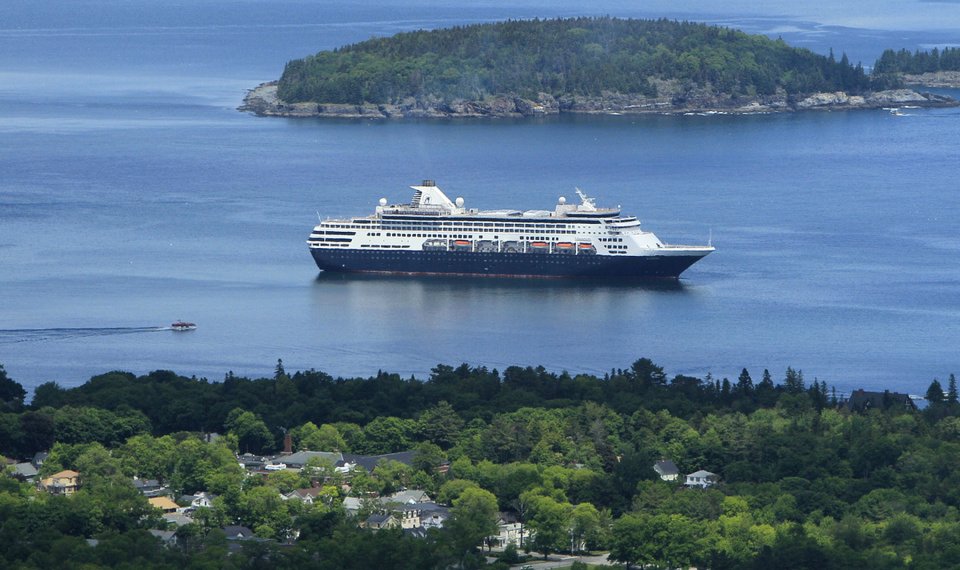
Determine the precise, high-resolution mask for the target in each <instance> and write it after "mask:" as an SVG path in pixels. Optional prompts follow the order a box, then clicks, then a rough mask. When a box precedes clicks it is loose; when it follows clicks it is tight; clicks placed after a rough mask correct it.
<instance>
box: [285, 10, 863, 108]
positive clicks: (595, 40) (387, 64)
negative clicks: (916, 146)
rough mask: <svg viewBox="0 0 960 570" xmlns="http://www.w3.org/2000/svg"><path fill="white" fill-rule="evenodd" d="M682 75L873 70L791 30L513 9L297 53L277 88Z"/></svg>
mask: <svg viewBox="0 0 960 570" xmlns="http://www.w3.org/2000/svg"><path fill="white" fill-rule="evenodd" d="M658 81H677V82H681V83H685V84H689V85H690V86H697V87H699V88H702V89H706V90H712V91H714V92H717V93H724V94H729V95H733V96H738V95H745V96H756V95H769V94H773V93H775V92H776V91H777V90H778V89H782V90H784V91H785V92H786V93H788V94H790V95H800V94H806V93H811V92H816V91H847V92H850V93H858V92H862V91H864V90H867V89H869V88H870V80H869V78H868V77H867V76H866V74H865V73H864V71H863V68H862V67H861V66H860V65H859V64H857V65H856V66H854V65H851V64H850V62H849V61H848V60H847V58H846V56H845V55H844V56H843V57H842V58H841V60H840V61H837V60H836V59H834V57H833V55H832V54H831V55H830V56H829V57H826V56H821V55H817V54H815V53H813V52H811V51H809V50H806V49H798V48H794V47H790V46H788V45H787V44H786V43H784V42H783V41H781V40H771V39H769V38H767V37H765V36H761V35H749V34H746V33H744V32H741V31H738V30H733V29H730V28H725V27H719V26H710V25H706V24H698V23H692V22H677V21H671V20H665V19H661V20H637V19H618V18H610V17H598V18H586V17H582V18H567V19H548V20H539V19H534V20H511V21H506V22H498V23H492V24H476V25H469V26H456V27H452V28H447V29H439V30H431V31H423V30H421V31H415V32H407V33H401V34H397V35H395V36H392V37H389V38H374V39H371V40H367V41H364V42H360V43H357V44H352V45H348V46H344V47H341V48H338V49H334V50H331V51H322V52H319V53H317V54H315V55H312V56H308V57H305V58H303V59H297V60H293V61H290V62H289V63H287V65H286V67H285V69H284V72H283V75H282V77H281V78H280V82H279V87H278V94H279V96H280V98H281V99H283V100H284V101H287V102H290V103H295V102H305V101H314V102H317V103H351V104H361V103H378V104H384V103H399V102H401V101H402V100H403V99H405V98H423V97H435V98H439V99H442V100H453V99H464V100H483V99H484V98H486V97H489V96H501V95H513V96H520V97H528V98H535V97H536V96H537V95H538V94H539V93H547V94H550V95H553V96H555V97H561V96H565V95H587V96H595V95H600V94H602V93H603V92H617V93H623V94H642V95H645V96H656V95H657V82H658Z"/></svg>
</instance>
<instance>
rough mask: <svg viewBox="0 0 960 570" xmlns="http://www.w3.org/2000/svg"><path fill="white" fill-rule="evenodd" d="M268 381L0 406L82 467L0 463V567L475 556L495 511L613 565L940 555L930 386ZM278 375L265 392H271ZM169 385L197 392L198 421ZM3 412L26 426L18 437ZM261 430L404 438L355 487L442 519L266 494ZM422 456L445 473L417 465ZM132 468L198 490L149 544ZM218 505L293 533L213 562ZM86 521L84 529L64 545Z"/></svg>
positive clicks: (959, 501) (662, 380)
mask: <svg viewBox="0 0 960 570" xmlns="http://www.w3.org/2000/svg"><path fill="white" fill-rule="evenodd" d="M276 376H278V377H274V378H269V379H257V380H251V379H245V378H238V377H235V376H233V375H232V374H228V375H227V377H226V378H225V379H224V381H223V382H222V383H211V382H207V381H205V380H196V379H190V378H184V377H180V376H177V375H175V374H173V373H171V372H154V373H151V374H149V375H146V376H141V377H137V376H134V375H132V374H127V373H120V372H114V373H110V374H106V375H101V376H97V377H95V378H94V379H92V380H91V382H89V383H88V384H85V385H83V386H80V387H77V388H73V389H69V390H64V389H59V388H58V389H56V390H50V389H47V390H48V394H51V395H55V397H56V400H57V401H59V402H61V404H62V405H61V407H60V408H53V407H44V408H40V409H28V410H26V411H23V412H20V413H0V445H2V446H3V448H2V449H0V453H3V454H5V455H11V454H12V452H17V451H18V450H21V449H27V447H28V446H30V445H36V444H38V443H40V442H50V441H51V440H52V439H54V438H62V440H61V441H58V442H56V443H55V444H54V445H53V447H52V449H51V453H50V456H49V457H48V458H47V463H46V464H45V466H44V475H48V474H50V473H52V472H54V471H57V470H59V469H61V468H71V469H75V470H77V471H80V472H81V481H82V488H81V490H80V491H79V492H78V493H77V494H75V495H73V496H72V497H57V496H50V495H48V494H46V493H42V492H37V491H36V490H35V489H34V488H33V486H31V485H27V484H21V483H18V482H17V481H16V480H14V479H12V478H8V477H0V567H23V568H41V567H49V565H50V564H52V562H51V561H54V560H59V559H61V558H60V557H66V558H63V559H64V560H71V561H74V562H75V563H76V564H77V565H82V564H87V565H88V566H90V567H133V566H130V564H135V565H136V567H138V568H168V567H177V568H206V567H210V568H257V567H267V566H268V565H269V566H272V567H298V568H301V567H302V568H376V567H382V568H449V567H453V566H459V567H463V568H470V567H480V566H481V565H482V563H483V556H482V552H481V551H480V550H479V548H480V547H479V546H478V545H479V544H480V543H481V542H482V541H483V537H484V536H485V535H486V534H487V533H489V532H491V528H492V520H493V516H494V513H495V512H496V511H498V510H501V511H502V510H508V511H512V512H513V513H514V514H515V515H516V516H517V517H518V518H519V519H520V520H522V521H523V523H524V525H525V528H526V530H527V532H528V533H529V531H531V530H533V531H536V532H537V534H538V538H535V539H533V538H531V536H530V534H527V535H526V537H527V540H526V544H525V545H526V546H530V545H533V546H534V547H536V548H537V549H539V551H538V552H539V554H542V553H543V552H545V551H546V552H568V551H569V550H571V549H574V550H579V549H581V548H584V547H586V548H590V549H602V548H612V550H613V551H614V552H615V556H614V557H615V558H616V559H618V560H621V561H624V562H632V563H635V564H645V565H647V566H649V567H656V566H660V567H682V566H691V565H696V566H698V567H699V566H702V567H711V568H716V569H720V568H738V569H740V568H743V569H746V568H762V567H778V568H779V567H783V568H806V567H823V568H901V567H906V566H907V565H908V564H909V565H910V566H911V567H916V568H939V567H949V566H950V565H952V564H955V560H956V556H958V555H960V539H957V538H956V537H957V536H960V525H958V523H957V522H956V521H957V520H960V491H958V489H957V486H956V485H955V481H954V479H955V474H956V473H957V472H958V471H960V409H958V408H960V406H958V405H957V404H956V403H955V402H952V401H951V400H952V398H951V397H950V396H949V395H948V394H944V393H943V388H942V387H940V386H939V383H936V385H935V386H934V388H933V389H932V392H931V396H933V397H935V399H938V400H937V401H935V402H933V403H932V404H931V405H930V406H929V407H928V408H927V409H926V410H924V411H922V412H918V411H916V410H914V409H912V408H910V407H905V406H886V405H884V406H880V405H877V406H876V407H875V408H873V409H870V410H867V411H865V412H862V413H855V412H851V411H849V410H848V409H846V408H845V407H843V406H840V407H837V406H834V405H831V404H830V402H829V399H828V398H827V394H828V393H829V392H830V391H829V389H828V387H827V386H826V385H825V384H824V383H822V382H819V381H817V380H814V381H812V382H810V383H809V384H807V383H805V382H804V381H803V377H802V375H801V374H800V372H799V371H795V370H793V369H792V368H791V369H788V371H787V372H786V374H785V375H784V383H783V384H781V385H778V384H775V383H774V381H773V379H772V375H771V374H770V373H769V372H767V371H764V374H763V375H762V380H761V381H760V382H759V383H757V384H755V385H754V384H753V382H752V379H751V377H750V374H749V372H748V371H746V370H743V371H741V373H740V375H739V377H738V378H737V381H736V382H735V383H731V382H729V381H727V382H724V381H723V380H722V379H721V380H716V379H714V378H713V377H711V376H709V375H708V376H707V377H706V378H704V379H701V378H696V377H691V376H675V377H673V378H671V379H669V380H668V378H667V375H666V374H665V373H664V371H663V369H662V368H661V367H660V366H657V365H656V364H654V363H653V362H651V361H650V360H648V359H638V360H637V361H636V362H634V363H633V364H632V365H630V366H629V367H627V368H626V369H614V370H611V371H610V373H609V374H607V375H605V376H604V377H603V378H598V377H596V376H591V375H586V374H581V375H577V376H571V375H570V374H566V373H560V374H557V373H554V372H550V371H548V370H546V369H545V368H543V367H510V368H507V369H506V370H505V371H504V373H503V375H502V377H501V375H500V374H499V373H498V372H497V371H490V370H487V369H486V368H483V367H477V368H473V367H470V366H467V365H461V366H459V367H456V368H454V367H450V366H444V365H440V366H437V367H436V368H435V369H434V370H433V373H432V374H431V376H430V378H428V379H427V380H425V381H421V380H417V379H415V378H411V379H408V380H402V379H400V378H399V377H398V376H396V375H393V374H388V373H383V372H381V373H378V374H377V375H376V376H375V377H372V378H366V379H363V378H351V379H342V378H338V379H333V378H330V377H329V376H327V375H325V374H323V373H320V372H315V371H308V372H298V373H294V374H292V375H289V374H288V373H287V372H286V371H281V372H279V373H278V374H276ZM286 381H289V384H286ZM280 382H284V387H283V391H287V392H289V395H288V396H289V397H288V398H287V400H288V401H284V399H283V398H278V387H279V383H280ZM949 384H951V385H955V382H949ZM171 386H175V387H177V389H176V390H171V389H170V387H171ZM140 392H143V393H147V394H163V395H164V398H163V399H162V400H156V399H150V398H144V397H142V396H141V395H140ZM191 398H194V399H198V400H199V401H206V402H215V404H214V405H213V406H211V409H214V408H215V411H213V412H212V413H213V414H214V416H215V417H217V418H220V419H219V420H218V422H219V423H214V422H213V420H211V419H210V418H208V417H206V416H205V415H204V413H203V411H197V410H195V409H193V408H191V406H190V401H189V399H191ZM50 401H51V400H47V401H46V403H49V402H50ZM101 406H102V407H101ZM305 410H306V411H305ZM174 411H176V413H173V412H174ZM221 413H222V416H220V414H221ZM77 418H79V419H80V420H82V421H80V420H78V419H77ZM348 420H352V421H355V422H356V423H349V422H348ZM307 422H310V423H311V424H312V427H311V428H310V429H307V427H305V426H306V425H307ZM158 425H164V426H166V427H165V428H158V427H157V426H158ZM196 425H206V426H211V427H212V428H213V429H216V430H218V431H222V432H223V431H229V433H228V434H227V436H226V437H225V438H224V440H223V441H222V442H221V443H209V444H208V443H205V442H204V441H202V439H201V438H200V437H198V434H196V433H189V432H187V431H186V430H189V429H190V427H191V426H196ZM317 425H320V426H321V428H317V427H316V426H317ZM26 426H37V427H39V428H41V429H40V430H39V431H40V432H42V433H41V434H39V435H37V438H36V441H33V440H31V438H30V437H27V435H26V434H25V433H23V431H24V430H25V429H26ZM450 426H452V427H453V428H454V429H449V427H450ZM280 427H288V428H290V429H291V431H293V432H295V433H297V434H300V437H301V439H302V438H308V436H309V437H311V438H313V439H318V438H317V437H315V435H316V434H314V435H311V434H312V433H313V432H317V433H319V431H320V430H321V429H324V430H326V431H329V432H331V433H329V434H327V435H326V436H325V438H324V441H328V442H339V441H340V439H338V438H340V437H342V440H343V441H344V442H346V441H349V445H350V446H352V447H353V448H355V449H357V450H364V451H373V450H377V451H386V450H389V451H396V450H398V449H399V448H404V449H410V448H413V449H415V450H416V452H415V456H414V465H413V467H407V466H405V465H402V464H400V463H397V462H394V461H383V462H382V463H381V464H380V465H378V466H377V468H376V469H375V471H374V472H373V474H371V475H366V474H363V475H354V476H353V478H352V483H353V485H354V489H355V490H356V492H357V494H358V495H361V494H362V493H363V491H364V489H366V490H378V491H380V492H382V493H386V492H389V491H392V490H395V489H398V488H400V487H408V488H409V487H417V488H425V489H428V490H430V492H431V494H432V495H433V496H435V497H440V498H441V499H442V500H447V501H450V502H452V503H453V504H454V506H455V511H457V516H456V517H455V518H454V519H453V521H452V522H451V524H450V525H449V527H448V528H445V529H440V530H436V531H431V532H430V533H429V535H428V537H427V538H426V539H412V538H409V537H406V536H404V535H402V534H401V533H399V532H396V531H380V532H378V533H376V534H371V533H368V532H365V531H362V530H360V529H357V528H356V527H355V526H354V525H355V521H352V520H346V518H345V514H344V513H343V512H342V511H341V510H340V509H339V498H338V497H337V492H336V489H337V488H338V487H337V485H338V483H337V482H336V481H330V482H328V483H329V485H328V484H327V483H322V484H323V485H324V487H325V489H326V490H325V491H324V494H323V495H321V496H322V497H323V499H322V500H321V501H320V502H319V503H318V504H315V505H314V506H313V508H310V509H308V508H305V507H304V508H301V507H300V506H299V503H297V502H295V501H283V500H281V499H280V498H279V494H278V489H280V488H282V489H284V490H289V489H293V488H295V487H294V485H296V484H304V485H306V484H308V483H307V482H306V480H304V479H301V480H299V481H298V480H297V475H295V474H293V473H282V474H277V475H276V476H271V477H268V478H266V479H263V480H261V479H257V478H248V477H244V474H243V471H242V469H241V468H240V467H239V466H238V465H237V461H236V458H235V456H234V455H233V453H232V452H231V451H230V449H228V447H227V446H228V445H239V446H241V447H242V446H244V445H248V446H250V447H249V448H250V449H253V448H254V445H256V446H259V448H261V449H262V450H263V451H268V448H270V447H275V446H276V443H277V441H276V439H275V436H276V435H277V434H278V433H279V428H280ZM225 428H226V429H225ZM151 429H152V431H153V433H155V434H157V435H161V434H165V433H166V434H167V435H162V437H154V436H153V435H149V434H147V433H145V432H148V431H150V430H151ZM166 430H170V431H171V432H172V433H170V432H167V431H166ZM131 435H132V436H133V437H130V436H131ZM124 438H126V441H125V442H123V441H122V440H123V439H124ZM31 441H33V443H29V442H31ZM118 441H121V443H120V444H118V443H117V442H118ZM318 441H319V440H318ZM318 445H321V446H323V444H318ZM335 445H339V443H336V444H335ZM663 458H669V459H671V460H673V461H674V462H675V463H676V465H677V466H678V468H679V470H680V473H681V476H682V474H685V473H691V472H693V471H695V470H698V469H706V470H709V471H712V472H714V473H718V474H719V475H720V478H721V484H720V485H718V486H716V487H712V488H710V489H705V490H701V489H693V488H685V487H684V486H683V485H682V484H680V483H679V482H664V481H661V480H660V479H659V478H658V476H657V474H656V472H655V471H654V470H653V469H652V466H653V464H654V462H656V461H657V460H659V459H663ZM445 459H446V460H448V461H450V465H449V472H448V473H444V472H443V470H438V469H436V468H437V467H438V465H440V464H441V463H442V462H443V461H444V460H445ZM331 472H332V469H331ZM134 474H136V475H140V476H141V477H153V478H158V479H162V480H163V481H164V482H166V483H168V484H169V485H171V487H172V488H173V489H175V490H176V492H177V493H178V494H179V493H192V492H195V491H200V490H207V491H210V492H213V493H215V494H217V495H218V496H219V498H218V499H217V501H215V505H216V506H215V508H213V509H207V510H203V509H201V511H198V513H197V518H196V519H195V520H196V522H195V524H194V525H191V526H190V527H187V528H184V529H183V531H182V532H181V533H180V536H181V538H182V539H183V544H184V546H183V550H172V551H168V550H157V548H155V547H154V542H150V541H152V540H153V539H149V540H148V539H147V538H146V537H145V535H144V534H143V532H142V529H144V528H155V525H156V524H158V522H157V521H158V519H157V517H158V514H157V512H156V511H153V510H150V509H148V508H147V506H146V503H145V499H144V498H143V497H142V496H141V495H139V493H137V492H136V491H135V490H134V489H133V487H132V484H131V480H130V476H132V475H134ZM281 475H282V476H281ZM468 499H470V500H469V501H468ZM574 521H577V522H576V524H574ZM229 522H239V523H241V524H245V525H247V526H250V527H251V528H253V529H254V530H255V531H256V532H257V533H258V535H261V536H273V537H277V538H282V537H284V536H288V534H287V533H288V532H292V531H294V530H299V531H300V539H299V541H297V542H296V543H295V545H293V546H278V545H277V544H273V543H254V544H249V545H245V546H243V547H242V548H241V549H240V551H239V552H236V553H234V554H232V555H230V556H227V555H226V552H227V544H226V541H225V540H224V539H223V535H222V533H219V531H217V530H216V529H217V528H218V527H220V526H222V525H224V524H227V523H229ZM572 529H576V531H575V532H574V533H573V534H572V533H571V530H572ZM91 537H95V538H98V539H100V540H101V546H99V547H96V548H91V547H89V546H87V544H86V542H84V541H83V540H82V539H83V538H91ZM575 537H579V539H578V540H572V539H574V538H575ZM573 542H576V544H572V543H573ZM104 544H107V545H108V547H107V548H103V549H102V550H101V547H102V546H103V545H104ZM127 549H135V550H136V552H132V551H128V550H127ZM125 560H129V561H131V562H129V563H128V562H125Z"/></svg>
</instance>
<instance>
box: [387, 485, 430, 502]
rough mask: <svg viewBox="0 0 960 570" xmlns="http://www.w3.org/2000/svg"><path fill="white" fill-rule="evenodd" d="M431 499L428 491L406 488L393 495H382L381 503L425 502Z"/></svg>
mask: <svg viewBox="0 0 960 570" xmlns="http://www.w3.org/2000/svg"><path fill="white" fill-rule="evenodd" d="M429 500H430V496H429V495H427V493H426V491H422V490H420V489H405V490H403V491H397V492H396V493H394V494H392V495H388V496H386V497H381V498H380V502H381V503H404V504H407V503H425V502H427V501H429Z"/></svg>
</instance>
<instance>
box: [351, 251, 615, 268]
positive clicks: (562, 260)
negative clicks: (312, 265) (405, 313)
mask: <svg viewBox="0 0 960 570" xmlns="http://www.w3.org/2000/svg"><path fill="white" fill-rule="evenodd" d="M418 253H419V252H416V251H414V252H410V254H412V255H417V254H418ZM410 254H405V255H391V254H389V253H375V254H371V255H369V256H367V255H365V256H364V259H379V260H401V259H402V260H405V261H406V260H409V259H410V257H409V255H410ZM461 255H470V256H471V259H476V258H474V257H473V256H477V257H478V258H480V259H477V261H481V260H482V258H483V257H485V256H484V254H482V253H475V252H465V253H461ZM491 257H493V256H491ZM571 257H573V256H568V255H543V256H540V255H538V256H536V263H537V265H569V264H570V259H571ZM576 258H577V259H578V260H579V263H580V264H599V263H602V262H603V258H602V257H597V256H595V255H578V256H576ZM493 259H495V260H496V261H501V260H502V259H503V258H502V257H501V256H500V254H497V256H496V257H494V258H493ZM529 261H530V260H529V258H527V257H524V263H529Z"/></svg>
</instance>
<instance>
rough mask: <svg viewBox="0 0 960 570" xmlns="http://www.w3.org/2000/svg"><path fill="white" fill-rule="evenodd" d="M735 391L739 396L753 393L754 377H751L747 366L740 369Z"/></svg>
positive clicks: (748, 395)
mask: <svg viewBox="0 0 960 570" xmlns="http://www.w3.org/2000/svg"><path fill="white" fill-rule="evenodd" d="M734 392H735V393H736V394H737V395H738V396H745V397H750V396H752V395H753V379H752V378H750V373H749V372H747V369H746V368H744V369H743V370H741V371H740V376H739V377H738V378H737V386H736V388H735V389H734Z"/></svg>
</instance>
